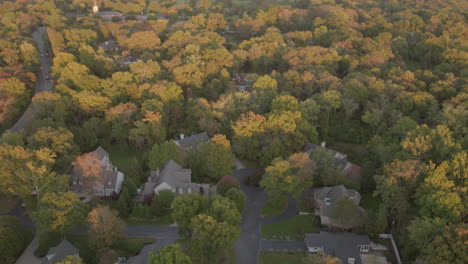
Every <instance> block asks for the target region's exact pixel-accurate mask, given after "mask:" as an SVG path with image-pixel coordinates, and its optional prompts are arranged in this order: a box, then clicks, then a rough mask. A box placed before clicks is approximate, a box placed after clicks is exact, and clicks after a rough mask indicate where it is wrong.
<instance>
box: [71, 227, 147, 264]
mask: <svg viewBox="0 0 468 264" xmlns="http://www.w3.org/2000/svg"><path fill="white" fill-rule="evenodd" d="M66 237H67V239H68V241H70V243H72V244H73V245H74V246H75V247H77V248H78V249H79V250H80V257H81V258H82V259H83V261H84V262H85V263H88V264H93V263H99V260H98V259H96V251H95V250H94V249H93V246H92V245H91V244H90V243H89V240H88V236H87V235H78V234H68V235H67V236H66ZM154 241H155V239H153V238H146V237H129V238H126V239H123V240H119V241H116V242H115V243H114V244H113V245H112V246H111V247H110V249H112V250H113V251H114V254H110V256H109V259H106V261H107V262H106V263H115V261H116V260H117V257H129V256H135V255H138V253H139V252H140V251H141V249H142V248H143V246H145V245H147V244H151V243H154Z"/></svg>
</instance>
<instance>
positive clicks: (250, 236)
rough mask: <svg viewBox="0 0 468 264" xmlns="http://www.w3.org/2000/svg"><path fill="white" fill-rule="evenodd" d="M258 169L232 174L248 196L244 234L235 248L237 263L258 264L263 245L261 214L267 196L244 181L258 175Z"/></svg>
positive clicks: (237, 241)
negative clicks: (261, 244) (250, 176)
mask: <svg viewBox="0 0 468 264" xmlns="http://www.w3.org/2000/svg"><path fill="white" fill-rule="evenodd" d="M256 171H257V170H256V169H239V170H235V171H234V172H233V173H232V176H234V177H235V178H236V179H237V180H238V181H239V184H240V188H241V190H242V191H243V192H244V193H245V194H246V196H247V202H246V205H247V206H246V208H245V212H244V216H243V218H242V223H241V228H242V233H241V235H240V237H239V238H238V239H237V240H236V243H235V244H234V248H235V250H236V254H237V263H239V264H256V263H258V254H259V252H260V243H261V238H262V235H261V232H260V228H261V223H260V222H261V213H262V208H263V206H264V205H265V203H266V200H267V195H266V194H265V193H264V192H263V190H262V189H260V188H255V187H250V186H247V185H246V184H245V183H244V180H245V179H246V178H247V177H248V176H249V175H252V174H255V173H256Z"/></svg>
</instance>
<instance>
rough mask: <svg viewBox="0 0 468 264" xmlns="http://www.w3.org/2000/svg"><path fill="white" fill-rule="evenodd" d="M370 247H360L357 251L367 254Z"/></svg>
mask: <svg viewBox="0 0 468 264" xmlns="http://www.w3.org/2000/svg"><path fill="white" fill-rule="evenodd" d="M369 249H370V246H369V245H360V246H359V251H361V252H369Z"/></svg>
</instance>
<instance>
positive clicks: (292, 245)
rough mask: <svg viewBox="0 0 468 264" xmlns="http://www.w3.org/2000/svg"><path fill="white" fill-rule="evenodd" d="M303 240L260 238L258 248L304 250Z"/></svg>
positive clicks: (266, 249)
mask: <svg viewBox="0 0 468 264" xmlns="http://www.w3.org/2000/svg"><path fill="white" fill-rule="evenodd" d="M306 249H307V247H306V244H305V241H291V240H262V242H261V247H260V250H262V251H305V250H306Z"/></svg>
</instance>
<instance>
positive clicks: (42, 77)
mask: <svg viewBox="0 0 468 264" xmlns="http://www.w3.org/2000/svg"><path fill="white" fill-rule="evenodd" d="M45 33H46V27H40V28H38V29H36V30H35V31H34V33H33V37H34V40H35V41H36V44H37V45H36V47H37V49H38V51H39V56H40V57H39V61H40V63H41V70H40V72H39V74H38V75H37V76H36V77H37V80H36V89H35V93H36V94H37V93H39V92H43V91H50V90H51V89H52V86H53V82H52V80H47V76H49V77H50V66H51V61H50V57H49V56H47V53H46V50H45V44H44V39H43V36H44V34H45ZM49 79H50V78H49ZM33 114H34V107H33V105H32V104H30V105H29V106H28V108H26V110H25V111H24V113H23V115H22V116H21V117H20V119H19V120H18V121H17V122H16V124H15V125H14V126H13V127H11V128H10V129H9V130H8V132H19V131H22V130H23V129H24V125H25V124H26V123H27V121H28V120H29V119H30V118H31V117H32V116H33Z"/></svg>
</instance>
